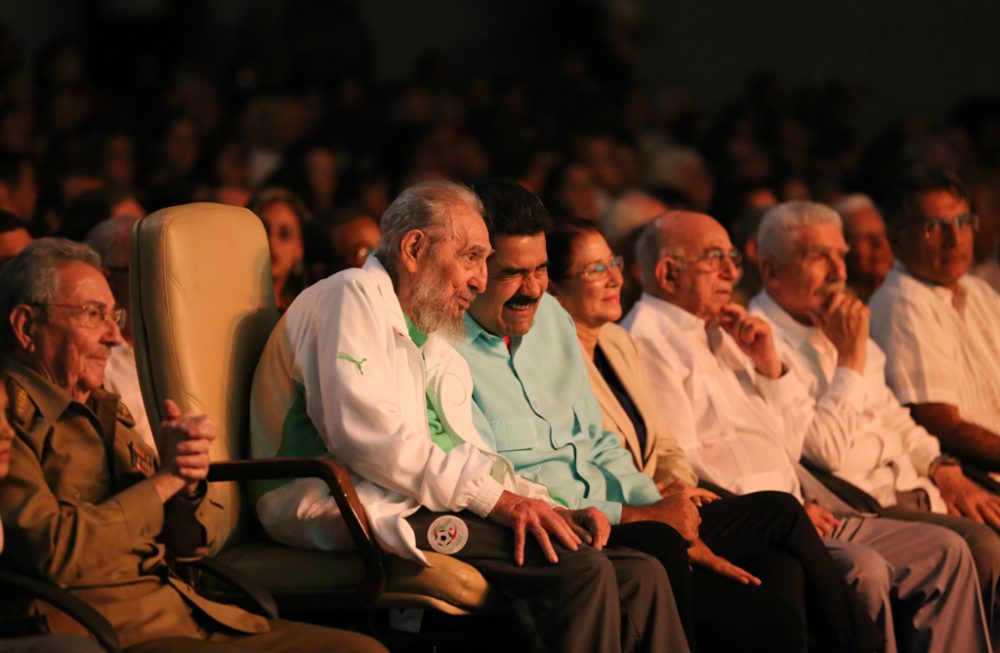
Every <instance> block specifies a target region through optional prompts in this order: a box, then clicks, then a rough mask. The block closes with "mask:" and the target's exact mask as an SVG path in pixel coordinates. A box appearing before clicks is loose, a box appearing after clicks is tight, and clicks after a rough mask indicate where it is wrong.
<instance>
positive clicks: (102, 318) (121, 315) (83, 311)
mask: <svg viewBox="0 0 1000 653" xmlns="http://www.w3.org/2000/svg"><path fill="white" fill-rule="evenodd" d="M29 306H38V307H44V306H55V307H56V308H73V309H76V310H77V315H80V316H83V318H84V326H85V327H87V328H88V329H98V328H100V327H101V326H103V325H105V324H108V323H109V322H110V323H111V324H114V325H115V326H116V327H118V328H119V329H124V328H125V324H126V323H127V321H128V311H126V310H125V309H124V308H122V307H121V306H115V307H112V308H110V309H109V308H108V307H107V306H105V305H104V304H102V303H101V302H87V303H86V304H62V303H57V302H34V303H31V304H29ZM92 309H97V310H98V311H99V312H100V315H98V316H97V317H93V315H92V314H91V313H90V312H89V311H91V310H92ZM94 320H97V321H94Z"/></svg>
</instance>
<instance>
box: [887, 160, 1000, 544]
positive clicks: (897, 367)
mask: <svg viewBox="0 0 1000 653" xmlns="http://www.w3.org/2000/svg"><path fill="white" fill-rule="evenodd" d="M884 208H885V218H886V223H887V226H888V229H889V242H890V243H891V244H892V249H893V253H894V254H895V256H896V264H895V265H894V266H893V268H892V270H890V271H889V274H888V275H887V276H886V278H885V281H884V282H883V284H882V286H881V287H880V288H879V290H878V291H877V292H876V293H875V294H874V295H872V299H871V304H870V306H871V311H872V317H871V334H872V338H873V339H874V340H875V342H877V343H878V344H879V346H880V347H881V348H882V351H884V352H885V356H886V369H885V372H886V379H887V380H888V382H889V387H891V388H892V390H893V392H895V393H896V397H898V398H899V401H900V403H902V404H903V405H906V406H909V408H910V412H911V413H912V414H913V418H914V419H915V420H916V422H917V423H918V424H920V425H921V426H923V427H924V428H926V429H927V430H928V431H930V432H931V434H932V435H935V436H937V438H938V440H940V441H941V446H942V448H943V449H944V450H945V451H947V452H948V453H951V454H954V455H956V456H959V457H960V458H962V460H964V461H966V462H969V463H974V464H976V465H979V466H981V467H983V468H985V469H986V470H988V471H1000V329H997V324H998V323H1000V295H997V293H996V292H994V291H993V289H992V288H990V287H989V285H988V284H986V283H985V282H984V281H982V280H981V279H977V278H975V277H973V276H971V275H969V274H968V272H969V268H970V267H971V266H972V262H973V244H974V235H975V229H976V216H975V214H974V213H972V210H971V207H970V205H969V194H968V191H967V190H966V188H965V186H964V185H963V184H962V181H961V180H960V179H959V178H958V177H956V176H955V175H953V174H951V173H949V172H938V171H930V170H915V171H912V172H911V173H910V174H908V175H907V176H906V177H904V178H902V179H901V180H899V182H898V183H897V184H896V187H895V189H894V190H893V193H892V194H891V196H890V197H889V199H888V200H887V201H886V203H885V205H884ZM969 510H973V511H976V512H980V513H983V511H984V510H985V514H983V516H984V517H986V516H989V517H991V519H990V521H991V523H993V524H994V526H995V527H996V526H1000V511H998V510H997V509H996V508H995V507H992V506H989V505H983V504H982V502H980V504H979V505H970V506H969ZM963 512H965V510H963Z"/></svg>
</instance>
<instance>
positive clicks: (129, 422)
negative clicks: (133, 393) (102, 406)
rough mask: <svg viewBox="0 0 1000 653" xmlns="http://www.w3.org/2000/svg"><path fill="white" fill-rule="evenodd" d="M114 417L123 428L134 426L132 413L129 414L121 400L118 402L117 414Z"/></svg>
mask: <svg viewBox="0 0 1000 653" xmlns="http://www.w3.org/2000/svg"><path fill="white" fill-rule="evenodd" d="M116 416H117V417H118V421H119V422H121V423H122V424H124V425H125V426H128V427H129V428H132V427H134V426H135V418H134V417H132V413H130V412H129V410H128V406H126V405H125V402H124V401H122V400H121V399H119V400H118V412H117V415H116Z"/></svg>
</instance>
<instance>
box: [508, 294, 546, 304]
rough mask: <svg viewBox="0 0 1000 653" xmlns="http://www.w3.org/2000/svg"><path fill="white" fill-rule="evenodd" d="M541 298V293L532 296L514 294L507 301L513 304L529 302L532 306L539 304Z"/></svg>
mask: <svg viewBox="0 0 1000 653" xmlns="http://www.w3.org/2000/svg"><path fill="white" fill-rule="evenodd" d="M541 298H542V296H541V295H539V296H538V297H532V296H531V295H514V296H513V297H511V298H510V299H508V300H507V301H506V302H505V303H506V304H507V305H512V304H522V305H523V304H527V305H529V306H530V305H532V304H537V303H538V300H539V299H541Z"/></svg>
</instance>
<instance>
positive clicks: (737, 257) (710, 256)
mask: <svg viewBox="0 0 1000 653" xmlns="http://www.w3.org/2000/svg"><path fill="white" fill-rule="evenodd" d="M672 258H676V259H679V260H681V261H684V262H685V263H687V264H693V263H701V262H702V261H705V262H707V263H708V269H709V270H711V271H712V272H718V271H719V270H721V269H722V262H723V261H725V260H726V259H729V262H730V263H732V264H733V267H735V268H736V269H737V270H742V269H743V255H742V254H740V251H739V250H738V249H736V248H735V247H733V248H732V249H730V250H729V251H728V252H727V251H725V250H724V249H722V248H721V247H713V248H712V249H709V250H707V251H706V252H704V253H703V254H702V255H701V256H699V257H698V258H695V259H686V258H682V257H679V256H673V257H672Z"/></svg>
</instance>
